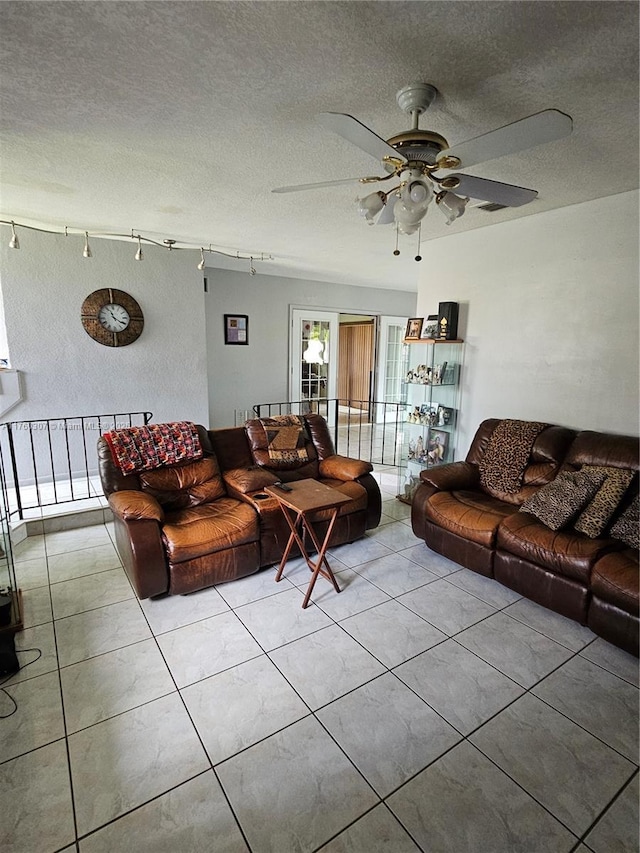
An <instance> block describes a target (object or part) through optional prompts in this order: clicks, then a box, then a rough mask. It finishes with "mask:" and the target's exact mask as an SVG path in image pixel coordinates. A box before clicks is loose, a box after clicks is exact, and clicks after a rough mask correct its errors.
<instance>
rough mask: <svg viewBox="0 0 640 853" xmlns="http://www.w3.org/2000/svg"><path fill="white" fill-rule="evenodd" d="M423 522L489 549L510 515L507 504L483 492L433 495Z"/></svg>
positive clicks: (437, 493) (509, 508)
mask: <svg viewBox="0 0 640 853" xmlns="http://www.w3.org/2000/svg"><path fill="white" fill-rule="evenodd" d="M425 509H426V515H427V519H428V520H429V521H431V522H433V523H434V524H437V525H439V526H440V527H442V528H443V529H444V530H448V531H449V532H450V533H455V535H456V536H461V537H462V538H463V539H469V540H470V541H471V542H475V543H477V544H478V545H483V546H484V547H485V548H492V547H493V545H494V542H495V536H496V531H497V529H498V525H499V524H500V522H501V521H502V520H503V519H504V518H505V517H506V516H508V515H509V514H511V513H512V512H513V507H512V506H511V505H510V504H507V503H504V502H503V501H499V500H497V499H496V498H493V497H491V495H487V494H485V493H484V492H480V491H478V492H475V491H458V492H436V493H435V494H433V495H431V497H430V498H429V499H428V501H427V503H426V505H425Z"/></svg>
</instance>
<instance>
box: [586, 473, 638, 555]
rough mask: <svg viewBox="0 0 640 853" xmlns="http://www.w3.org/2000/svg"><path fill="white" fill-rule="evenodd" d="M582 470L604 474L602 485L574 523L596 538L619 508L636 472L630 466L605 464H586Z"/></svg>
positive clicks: (587, 534)
mask: <svg viewBox="0 0 640 853" xmlns="http://www.w3.org/2000/svg"><path fill="white" fill-rule="evenodd" d="M582 471H586V472H588V473H592V472H595V473H596V474H598V473H600V474H604V481H603V483H602V485H601V486H600V488H599V489H598V491H597V492H596V493H595V495H594V496H593V498H592V499H591V500H590V501H589V503H588V504H587V505H586V507H585V508H584V509H583V510H582V512H581V513H580V515H579V516H578V518H577V519H576V521H575V522H574V525H573V526H574V527H575V529H576V530H579V531H580V533H584V534H585V535H586V536H590V537H591V538H592V539H595V537H596V536H601V535H602V533H603V532H604V529H605V528H606V526H607V524H608V523H609V520H610V519H611V517H612V516H613V514H614V513H615V511H616V510H617V508H618V504H619V503H620V501H621V500H622V497H623V495H624V493H625V492H626V490H627V488H628V486H629V484H630V483H631V480H632V479H633V476H634V472H633V471H630V470H629V469H628V468H626V469H625V468H607V467H605V466H603V465H585V466H584V467H583V468H582Z"/></svg>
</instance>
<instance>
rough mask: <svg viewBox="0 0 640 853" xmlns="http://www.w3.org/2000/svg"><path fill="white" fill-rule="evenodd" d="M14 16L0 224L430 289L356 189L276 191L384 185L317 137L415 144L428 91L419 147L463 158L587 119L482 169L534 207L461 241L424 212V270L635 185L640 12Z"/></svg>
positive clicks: (64, 11)
mask: <svg viewBox="0 0 640 853" xmlns="http://www.w3.org/2000/svg"><path fill="white" fill-rule="evenodd" d="M0 13H1V14H0V18H1V26H2V29H1V35H0V41H1V47H2V67H1V74H2V77H1V87H2V104H1V107H2V111H1V114H0V121H1V131H2V137H1V146H2V147H1V149H0V153H1V155H2V157H1V169H2V171H1V175H0V177H1V195H0V216H1V218H3V219H11V218H13V219H15V220H16V221H22V222H25V223H30V224H45V225H49V226H56V227H58V226H60V227H61V226H64V225H68V226H69V227H70V228H80V229H82V230H85V229H87V230H88V231H89V232H90V233H91V232H92V231H93V232H99V231H108V232H112V231H116V232H124V233H128V232H130V230H131V229H134V230H135V231H141V232H142V233H143V234H146V235H148V236H155V237H159V238H160V239H164V238H168V237H170V238H173V239H176V240H180V241H187V242H189V243H192V244H194V245H199V244H203V245H205V246H208V245H209V244H212V245H213V246H214V247H217V248H222V249H225V248H226V249H227V250H231V251H234V252H235V251H236V250H239V251H241V252H254V253H260V252H265V253H271V254H272V255H273V256H274V258H275V260H273V261H269V262H265V263H264V264H256V266H257V267H258V269H259V272H263V273H275V274H284V275H290V276H291V275H293V276H296V275H297V276H301V277H308V278H315V279H318V280H333V281H341V282H346V283H353V284H362V285H375V286H380V287H392V288H401V289H408V290H411V289H415V287H416V280H417V273H418V269H419V265H418V264H416V263H415V262H414V260H413V256H414V255H415V254H416V237H415V236H413V237H401V242H400V248H401V255H400V257H393V255H392V250H393V248H394V242H395V232H394V229H393V226H387V227H368V226H367V225H366V223H365V222H364V220H362V219H360V218H359V217H358V215H357V213H356V211H355V208H354V205H353V201H354V199H355V197H356V195H357V194H358V186H357V185H354V186H353V187H352V186H339V187H332V188H326V189H322V190H314V191H312V192H307V193H295V194H289V195H274V194H272V193H271V189H272V188H274V187H277V186H280V185H282V184H297V183H307V182H313V181H323V180H332V179H338V178H348V177H357V176H360V175H368V174H372V173H374V174H375V173H376V171H377V168H376V162H375V160H374V159H373V158H371V157H370V156H368V155H367V154H365V153H364V152H362V151H360V150H359V149H357V148H355V147H353V146H352V145H350V144H349V143H348V142H346V141H345V140H343V139H341V138H340V137H338V136H335V135H334V134H332V133H330V132H329V131H328V130H325V129H324V128H322V127H321V126H320V125H319V123H318V122H317V121H316V118H315V116H316V115H317V114H318V113H319V112H322V111H334V112H346V113H350V114H352V115H354V116H355V117H357V118H358V119H359V120H360V121H362V122H363V123H364V124H366V125H368V126H369V127H371V128H372V129H373V130H374V131H375V132H376V133H378V134H379V135H380V136H382V137H384V138H388V137H390V136H392V135H394V134H395V133H398V132H400V131H403V130H406V129H408V127H409V120H408V117H407V116H406V115H405V114H404V113H403V112H401V111H400V109H399V108H398V106H397V104H396V101H395V94H396V91H397V90H398V89H399V88H401V87H402V86H404V85H406V84H408V83H411V82H414V81H417V80H421V81H424V82H428V83H431V84H433V85H435V86H436V88H437V89H438V92H439V96H438V98H437V99H436V101H435V103H434V104H433V105H432V106H431V108H430V109H429V110H428V112H427V113H425V115H423V116H422V118H421V122H420V127H421V128H423V129H430V130H435V131H437V132H438V133H441V134H442V135H444V136H445V137H446V138H447V139H448V140H449V142H450V143H455V142H460V141H463V140H466V139H470V138H472V137H474V136H477V135H479V134H481V133H484V132H486V131H489V130H493V129H494V128H497V127H500V126H502V125H505V124H508V123H510V122H512V121H515V120H517V119H519V118H522V117H524V116H527V115H530V114H532V113H535V112H538V111H540V110H543V109H545V108H549V107H553V108H556V109H558V110H562V111H563V112H566V113H568V114H570V115H571V116H572V117H573V120H574V132H573V134H572V135H571V136H569V137H568V138H566V139H563V140H560V141H557V142H553V143H549V144H547V145H544V146H540V147H538V148H535V149H532V150H530V151H526V152H521V153H520V154H517V155H514V156H508V157H502V158H499V159H496V160H492V161H491V162H488V163H485V164H483V165H481V166H476V167H474V168H471V169H469V172H470V173H471V174H474V175H479V176H482V177H487V178H492V179H494V180H499V181H504V182H507V183H514V184H518V185H520V186H524V187H531V188H534V189H536V190H538V192H539V197H538V199H536V200H535V201H534V202H532V203H531V204H529V205H526V206H524V207H521V208H514V209H511V210H505V211H500V212H498V213H493V214H491V213H486V212H483V211H481V210H478V209H472V208H470V209H468V210H467V212H466V214H465V216H464V217H462V219H460V220H458V221H457V222H455V223H454V224H453V225H452V226H450V227H447V226H446V225H445V224H444V218H443V217H442V216H441V214H440V213H439V212H438V211H437V210H430V211H429V213H428V214H427V217H426V218H425V220H424V223H423V228H422V239H423V243H422V252H423V254H424V255H425V258H426V259H428V242H429V240H431V239H440V238H443V237H446V236H447V234H448V233H455V232H460V231H464V230H469V229H474V228H482V227H486V226H488V225H491V224H494V223H496V222H501V221H504V220H508V219H511V218H515V217H521V216H528V215H531V214H534V213H538V212H540V211H543V210H549V209H552V208H558V207H563V206H566V205H571V204H575V203H578V202H582V201H586V200H589V199H594V198H598V197H601V196H607V195H612V194H615V193H620V192H624V191H627V190H630V189H633V188H636V187H637V186H638V4H637V3H635V2H561V3H556V2H427V0H425V2H413V3H405V2H389V3H387V2H355V0H344V2H251V3H245V2H239V0H233V2H133V3H130V2H97V3H94V2H80V3H75V2H37V3H32V2H10V1H9V2H3V3H2V8H1V9H0ZM26 243H27V238H26V236H25V238H24V239H23V247H24V246H25V244H26ZM98 248H99V244H97V243H96V244H95V247H94V253H95V251H97V250H98ZM212 258H213V260H211V262H210V264H211V266H228V267H229V268H232V269H237V268H240V269H243V268H244V265H243V264H241V263H240V262H238V261H235V260H234V261H229V262H226V263H225V262H224V261H220V260H218V259H217V256H212ZM195 260H197V256H196V255H195V254H194V262H195ZM208 265H209V260H208Z"/></svg>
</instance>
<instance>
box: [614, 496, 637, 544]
mask: <svg viewBox="0 0 640 853" xmlns="http://www.w3.org/2000/svg"><path fill="white" fill-rule="evenodd" d="M639 510H640V498H639V497H638V495H636V496H635V498H634V499H633V502H632V503H631V505H630V506H628V507H627V508H626V510H625V511H624V512H623V513H622V515H621V516H620V518H619V519H618V520H617V521H616V523H615V524H614V525H613V526H612V527H611V531H610V533H611V535H612V536H613V537H614V539H619V540H620V541H621V542H624V544H625V545H628V546H629V548H636V549H638V548H640V521H639V519H638V513H639Z"/></svg>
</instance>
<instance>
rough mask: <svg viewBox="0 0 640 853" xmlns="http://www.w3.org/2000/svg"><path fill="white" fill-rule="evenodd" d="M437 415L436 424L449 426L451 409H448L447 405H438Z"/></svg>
mask: <svg viewBox="0 0 640 853" xmlns="http://www.w3.org/2000/svg"><path fill="white" fill-rule="evenodd" d="M437 415H438V416H437V419H436V425H437V426H449V425H450V424H453V409H450V408H449V407H448V406H438V408H437Z"/></svg>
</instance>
